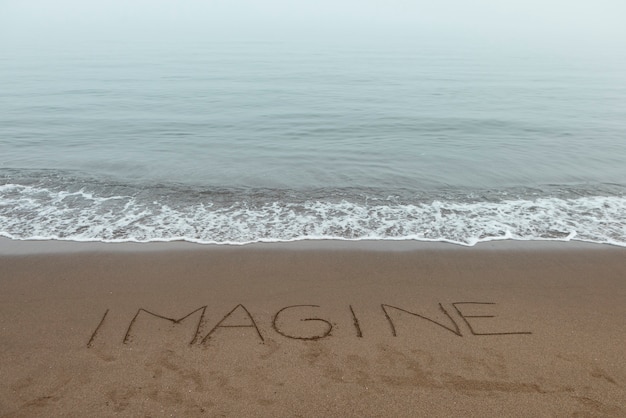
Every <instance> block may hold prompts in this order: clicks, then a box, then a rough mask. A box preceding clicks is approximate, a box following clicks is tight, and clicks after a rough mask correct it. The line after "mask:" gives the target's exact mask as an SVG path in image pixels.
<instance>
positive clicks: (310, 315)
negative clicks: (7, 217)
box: [0, 239, 626, 417]
mask: <svg viewBox="0 0 626 418" xmlns="http://www.w3.org/2000/svg"><path fill="white" fill-rule="evenodd" d="M624 300H626V248H622V247H616V246H610V245H600V244H585V243H580V242H553V241H539V242H535V241H533V242H527V241H506V242H503V241H497V242H496V241H494V242H488V243H483V244H479V245H477V246H474V247H464V246H459V245H454V244H443V243H426V242H378V241H375V242H364V241H358V242H349V241H319V242H318V241H303V242H294V243H275V244H274V243H272V244H266V243H260V244H253V245H244V246H222V245H213V246H211V245H204V244H191V243H183V242H181V243H151V244H132V243H123V244H104V243H76V242H57V241H51V242H18V241H11V240H6V239H0V323H1V324H2V326H1V327H0V343H1V344H2V347H1V348H2V350H1V356H2V359H1V364H2V371H3V379H2V381H1V382H0V415H2V416H5V415H6V416H43V415H47V416H60V415H97V416H111V415H119V414H121V415H126V416H131V415H138V414H139V415H141V414H148V415H156V416H161V415H174V416H220V415H227V416H233V415H235V416H267V415H272V416H321V415H326V416H389V415H393V416H416V415H418V416H449V415H476V416H494V417H495V416H502V414H503V411H506V414H507V415H508V416H520V417H521V416H529V415H535V416H539V415H549V416H572V415H576V414H580V415H583V416H595V415H600V416H616V417H617V416H623V415H624V414H625V413H626V410H625V408H624V406H623V399H624V398H626V365H624V362H623V354H624V346H625V345H626V337H625V336H624V333H623V318H624V317H626V304H624Z"/></svg>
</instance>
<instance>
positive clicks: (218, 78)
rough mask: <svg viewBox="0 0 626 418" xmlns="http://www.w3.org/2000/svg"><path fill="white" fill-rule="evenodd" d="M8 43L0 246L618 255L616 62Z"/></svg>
mask: <svg viewBox="0 0 626 418" xmlns="http://www.w3.org/2000/svg"><path fill="white" fill-rule="evenodd" d="M1 48H2V54H0V236H4V237H9V238H12V239H20V240H32V239H62V240H76V241H107V242H109V241H113V242H118V241H140V242H145V241H174V240H187V241H193V242H201V243H221V244H242V243H248V242H259V241H292V240H301V239H351V240H361V239H374V240H409V239H410V240H423V241H447V242H453V243H458V244H462V245H473V244H475V243H477V242H480V241H489V240H497V239H520V240H539V239H541V240H581V241H589V242H602V243H611V244H615V245H620V246H626V57H625V56H624V54H623V52H616V53H615V54H604V55H601V54H598V55H593V56H592V55H585V54H582V53H581V54H579V55H577V54H571V55H565V54H563V55H560V54H554V53H545V52H538V51H533V50H526V51H521V50H518V51H513V50H502V49H499V50H492V49H489V48H480V47H475V48H461V47H459V48H454V47H446V48H441V47H434V46H431V45H428V44H421V45H419V44H411V43H405V44H394V43H384V42H381V43H377V44H368V43H367V42H364V43H353V44H350V43H329V42H326V43H323V42H322V43H315V42H309V43H303V42H295V41H293V42H290V41H287V40H285V41H272V42H261V41H250V42H243V41H242V42H234V41H233V42H226V41H218V40H198V41H197V42H188V43H185V44H180V43H167V42H165V43H157V42H154V43H151V42H134V43H133V42H128V43H124V42H112V41H109V42H105V41H102V42H100V43H94V42H89V43H81V42H78V41H77V42H75V43H72V44H71V45H55V46H53V47H51V46H45V47H44V46H37V45H33V44H29V46H28V47H23V46H19V45H18V44H17V43H5V44H2V47H1ZM620 54H622V55H621V56H620Z"/></svg>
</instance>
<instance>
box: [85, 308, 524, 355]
mask: <svg viewBox="0 0 626 418" xmlns="http://www.w3.org/2000/svg"><path fill="white" fill-rule="evenodd" d="M493 305H496V303H495V302H474V301H470V302H451V303H448V304H446V305H445V306H444V304H442V303H437V305H436V307H437V308H438V311H439V312H440V313H439V314H438V315H439V316H440V317H441V318H445V319H443V320H442V319H433V314H432V313H431V314H430V316H426V315H425V314H423V313H419V312H414V311H410V310H408V309H405V308H404V307H398V306H393V305H388V304H381V305H380V308H381V310H380V315H381V316H382V318H384V320H385V321H386V322H387V324H388V325H389V332H390V335H391V336H392V337H397V336H398V332H399V331H398V330H399V328H398V324H399V322H400V321H402V322H404V323H405V324H404V326H403V328H402V329H403V330H405V332H410V330H411V326H407V325H406V322H407V320H409V318H410V319H411V323H412V324H413V326H415V323H416V322H418V321H419V322H420V323H422V324H423V325H427V326H432V327H436V328H437V329H439V330H441V331H442V332H444V333H451V334H453V335H455V336H457V337H463V336H467V335H471V336H502V335H528V334H531V332H530V331H518V330H509V329H499V330H497V331H490V332H479V331H478V330H479V329H480V322H481V321H485V320H494V319H496V318H497V316H496V315H492V314H491V312H490V310H489V308H490V307H491V306H493ZM446 306H447V309H446ZM207 308H208V305H204V306H201V307H199V308H196V309H194V310H192V311H190V312H189V313H187V314H186V315H184V316H181V317H180V318H170V317H167V316H164V315H162V314H161V313H156V312H153V311H150V310H148V309H144V308H139V309H137V312H136V313H135V315H134V316H133V317H132V318H130V322H129V323H128V326H127V328H126V333H125V334H124V336H123V338H121V340H120V341H121V343H123V344H130V343H132V340H133V338H132V337H133V332H134V331H135V329H136V328H137V327H138V324H139V323H140V322H141V321H143V320H154V319H155V318H156V319H158V320H162V321H166V322H169V323H170V325H172V326H175V325H179V324H181V323H183V322H185V323H186V324H191V325H195V326H194V327H193V328H192V327H190V333H189V336H188V338H189V340H188V342H189V345H205V344H207V343H209V341H210V340H211V339H213V338H217V337H218V334H219V333H222V334H224V331H225V330H228V329H233V328H239V329H241V328H250V329H251V331H252V334H251V335H253V337H252V338H255V339H257V340H258V341H259V342H260V343H263V342H265V335H264V334H263V332H261V329H260V328H259V326H258V322H257V320H256V319H255V317H254V316H253V315H252V314H251V313H250V311H249V310H248V308H246V307H245V306H244V305H243V304H238V305H236V306H235V307H234V308H232V309H231V310H230V311H229V312H228V313H226V314H225V315H224V316H223V317H222V319H221V320H219V321H218V322H217V323H214V324H212V325H213V326H212V328H210V330H209V331H208V332H207V331H204V332H203V331H202V329H204V328H205V324H206V323H207V318H206V316H207V315H206V313H207ZM316 308H320V306H319V305H288V306H284V307H281V308H280V309H277V310H276V312H275V313H274V315H273V316H272V318H271V329H272V330H273V331H274V332H275V333H277V334H278V335H281V336H282V337H284V338H289V339H293V340H305V341H306V340H321V339H324V338H328V337H331V336H332V332H333V327H334V326H335V325H336V324H334V323H333V322H332V321H331V320H330V319H328V318H321V317H318V316H310V315H311V312H312V311H314V310H315V309H316ZM109 312H110V309H107V310H106V311H105V312H104V314H103V316H102V318H101V320H100V322H99V323H98V324H97V326H96V327H95V329H94V331H93V333H92V334H91V338H90V339H89V342H88V343H87V347H88V348H91V347H92V346H93V345H94V344H95V343H96V341H97V339H98V335H99V333H100V332H101V331H102V329H103V327H105V326H106V324H105V323H106V318H107V316H108V315H109ZM420 312H421V311H420ZM346 313H347V315H346V317H348V318H350V320H351V328H353V332H354V334H353V335H354V337H356V338H363V337H364V333H363V322H362V320H360V319H359V317H358V315H357V313H356V311H355V309H354V307H353V306H352V305H348V306H347V308H346ZM441 315H443V316H441ZM194 319H195V321H194ZM459 324H461V326H459ZM462 326H465V327H466V328H467V330H462ZM192 329H194V330H193V333H192V332H191V331H192ZM222 338H223V336H222Z"/></svg>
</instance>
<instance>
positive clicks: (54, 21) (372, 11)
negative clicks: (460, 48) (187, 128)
mask: <svg viewBox="0 0 626 418" xmlns="http://www.w3.org/2000/svg"><path fill="white" fill-rule="evenodd" d="M625 21H626V1H624V0H265V1H260V0H203V1H201V0H180V1H174V0H169V1H166V0H125V1H122V0H106V1H90V0H0V40H2V41H4V42H6V41H9V42H10V41H11V40H14V39H21V38H24V39H26V38H30V39H32V38H37V37H42V38H45V37H59V38H65V39H89V38H90V37H93V38H111V39H129V40H132V39H152V40H158V39H167V38H171V39H185V38H194V37H196V38H202V37H213V38H219V39H223V40H228V39H240V40H245V39H250V40H259V39H265V38H267V39H299V38H302V39H305V38H312V39H315V38H318V39H325V40H326V41H329V40H332V39H335V40H341V39H343V38H346V39H347V38H361V39H368V38H371V39H386V38H389V39H393V38H395V39H397V40H400V39H404V40H411V39H421V40H422V41H425V42H427V41H432V42H436V41H438V40H448V41H458V42H476V43H490V42H491V43H498V44H503V45H506V44H511V45H516V44H517V45H531V46H532V45H534V46H537V47H539V46H542V47H545V46H552V47H555V48H560V47H568V48H579V47H580V48H607V49H611V48H616V47H618V48H619V47H622V49H624V48H626V24H624V22H625Z"/></svg>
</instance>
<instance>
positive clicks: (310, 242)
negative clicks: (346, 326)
mask: <svg viewBox="0 0 626 418" xmlns="http://www.w3.org/2000/svg"><path fill="white" fill-rule="evenodd" d="M231 249H242V250H276V251H290V250H300V251H309V250H349V251H391V252H397V251H400V252H406V251H420V250H445V249H449V250H467V251H494V250H502V251H517V250H522V251H525V250H548V251H552V250H575V251H579V250H581V251H586V250H600V249H602V250H605V249H608V250H611V249H614V250H618V251H619V250H623V251H626V247H622V246H620V245H615V244H609V243H593V242H586V241H576V240H571V241H557V240H515V239H504V240H492V241H484V242H479V243H477V244H475V245H472V246H469V245H461V244H455V243H450V242H444V241H417V240H340V239H303V240H295V241H277V242H253V243H245V244H213V243H194V242H190V241H184V240H178V241H151V242H102V241H73V240H49V239H43V240H16V239H11V238H6V237H0V257H2V256H13V255H36V254H61V253H74V252H86V253H96V252H125V251H131V252H167V251H177V252H178V251H212V250H231Z"/></svg>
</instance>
